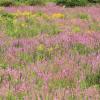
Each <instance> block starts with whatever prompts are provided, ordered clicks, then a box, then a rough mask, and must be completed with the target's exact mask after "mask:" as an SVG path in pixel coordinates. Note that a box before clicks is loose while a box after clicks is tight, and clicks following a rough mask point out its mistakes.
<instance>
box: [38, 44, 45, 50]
mask: <svg viewBox="0 0 100 100" xmlns="http://www.w3.org/2000/svg"><path fill="white" fill-rule="evenodd" d="M44 49H45V46H44V45H43V44H40V45H39V46H38V47H37V50H38V51H43V50H44Z"/></svg>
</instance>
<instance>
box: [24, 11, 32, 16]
mask: <svg viewBox="0 0 100 100" xmlns="http://www.w3.org/2000/svg"><path fill="white" fill-rule="evenodd" d="M22 15H23V16H30V15H32V13H31V12H28V11H25V12H23V13H22Z"/></svg>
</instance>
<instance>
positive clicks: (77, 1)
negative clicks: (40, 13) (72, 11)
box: [57, 0, 88, 7]
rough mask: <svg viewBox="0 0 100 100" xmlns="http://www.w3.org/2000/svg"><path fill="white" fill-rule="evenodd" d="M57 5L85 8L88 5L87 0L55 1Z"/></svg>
mask: <svg viewBox="0 0 100 100" xmlns="http://www.w3.org/2000/svg"><path fill="white" fill-rule="evenodd" d="M57 4H62V5H65V6H70V7H73V6H85V5H87V4H88V0H57Z"/></svg>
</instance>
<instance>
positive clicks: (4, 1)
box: [0, 0, 14, 7]
mask: <svg viewBox="0 0 100 100" xmlns="http://www.w3.org/2000/svg"><path fill="white" fill-rule="evenodd" d="M11 5H14V0H0V6H6V7H7V6H11Z"/></svg>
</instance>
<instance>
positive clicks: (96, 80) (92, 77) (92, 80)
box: [85, 71, 100, 88]
mask: <svg viewBox="0 0 100 100" xmlns="http://www.w3.org/2000/svg"><path fill="white" fill-rule="evenodd" d="M85 81H86V86H87V87H90V86H93V85H98V86H99V88H100V71H98V72H97V73H95V74H94V73H91V74H88V75H87V76H86V80H85Z"/></svg>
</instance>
